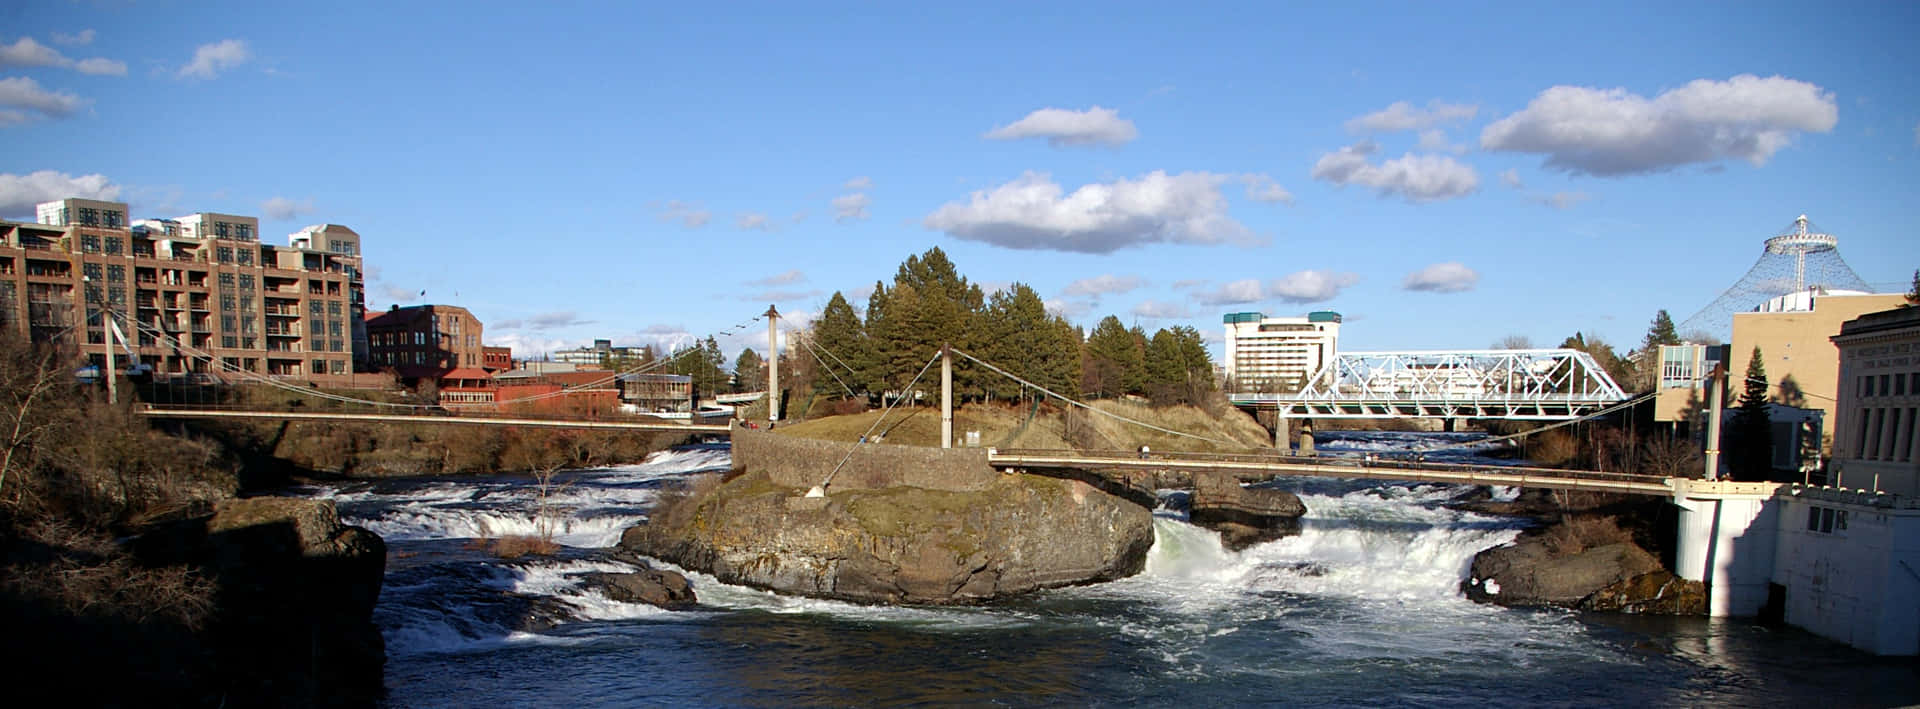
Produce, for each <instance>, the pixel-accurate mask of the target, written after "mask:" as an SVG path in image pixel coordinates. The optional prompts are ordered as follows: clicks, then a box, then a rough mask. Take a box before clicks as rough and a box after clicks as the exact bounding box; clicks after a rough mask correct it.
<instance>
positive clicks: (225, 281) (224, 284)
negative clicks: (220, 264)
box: [220, 273, 233, 288]
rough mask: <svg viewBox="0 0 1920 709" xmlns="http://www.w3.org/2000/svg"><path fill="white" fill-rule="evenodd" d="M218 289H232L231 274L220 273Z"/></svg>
mask: <svg viewBox="0 0 1920 709" xmlns="http://www.w3.org/2000/svg"><path fill="white" fill-rule="evenodd" d="M220 287H221V288H232V287H233V274H231V273H222V274H220Z"/></svg>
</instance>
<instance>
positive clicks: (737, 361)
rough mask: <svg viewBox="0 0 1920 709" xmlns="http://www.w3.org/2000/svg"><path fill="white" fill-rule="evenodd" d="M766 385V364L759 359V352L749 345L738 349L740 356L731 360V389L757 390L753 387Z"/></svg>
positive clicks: (740, 390) (736, 390) (738, 390)
mask: <svg viewBox="0 0 1920 709" xmlns="http://www.w3.org/2000/svg"><path fill="white" fill-rule="evenodd" d="M766 385H767V366H766V363H765V362H762V361H761V360H760V353H758V352H755V351H753V348H751V347H749V348H746V349H743V350H740V356H739V357H735V358H734V360H733V390H734V391H735V392H742V391H759V389H756V388H755V387H765V386H766Z"/></svg>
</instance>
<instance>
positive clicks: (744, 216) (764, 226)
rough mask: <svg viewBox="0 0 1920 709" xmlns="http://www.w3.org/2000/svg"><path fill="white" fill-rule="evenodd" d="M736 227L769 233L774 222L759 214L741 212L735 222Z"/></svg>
mask: <svg viewBox="0 0 1920 709" xmlns="http://www.w3.org/2000/svg"><path fill="white" fill-rule="evenodd" d="M734 226H737V227H740V228H741V229H758V230H760V231H767V230H770V229H772V228H773V222H772V221H771V220H769V219H768V218H767V215H765V214H761V213H759V212H741V213H740V216H739V218H738V219H735V220H734Z"/></svg>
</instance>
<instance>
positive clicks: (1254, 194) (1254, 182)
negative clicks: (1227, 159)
mask: <svg viewBox="0 0 1920 709" xmlns="http://www.w3.org/2000/svg"><path fill="white" fill-rule="evenodd" d="M1240 184H1243V185H1246V186H1247V199H1251V200H1253V201H1255V202H1265V203H1267V204H1273V203H1275V202H1279V203H1282V204H1293V193H1292V192H1288V191H1287V188H1285V187H1281V186H1280V183H1278V182H1274V181H1273V178H1272V177H1269V176H1267V175H1266V174H1264V173H1248V174H1245V175H1241V176H1240Z"/></svg>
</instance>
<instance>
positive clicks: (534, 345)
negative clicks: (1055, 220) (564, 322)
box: [487, 327, 587, 360]
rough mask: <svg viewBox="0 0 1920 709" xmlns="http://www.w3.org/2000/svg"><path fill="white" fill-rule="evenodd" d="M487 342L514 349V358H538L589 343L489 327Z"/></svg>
mask: <svg viewBox="0 0 1920 709" xmlns="http://www.w3.org/2000/svg"><path fill="white" fill-rule="evenodd" d="M487 344H488V345H492V346H495V347H507V348H511V349H512V350H513V357H514V359H531V360H538V359H540V357H541V355H545V354H548V353H551V352H559V351H561V350H571V349H577V348H579V347H580V346H581V345H585V344H587V342H586V341H584V340H568V339H564V338H558V337H537V336H534V335H527V334H522V333H518V332H500V333H495V332H493V328H492V327H488V328H487Z"/></svg>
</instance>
